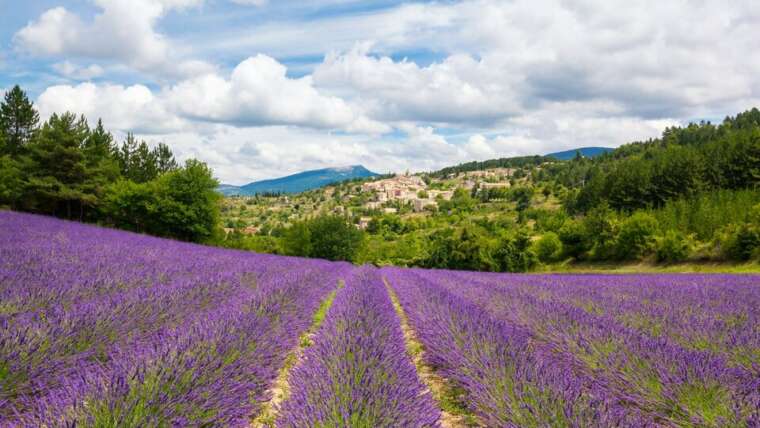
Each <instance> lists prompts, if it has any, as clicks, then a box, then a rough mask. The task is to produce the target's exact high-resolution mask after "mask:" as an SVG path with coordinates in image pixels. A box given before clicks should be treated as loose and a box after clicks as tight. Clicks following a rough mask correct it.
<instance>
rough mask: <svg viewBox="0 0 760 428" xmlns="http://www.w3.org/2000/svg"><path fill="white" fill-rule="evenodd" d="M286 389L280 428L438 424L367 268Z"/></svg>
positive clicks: (351, 283)
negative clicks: (289, 393) (286, 394)
mask: <svg viewBox="0 0 760 428" xmlns="http://www.w3.org/2000/svg"><path fill="white" fill-rule="evenodd" d="M290 385H291V391H292V392H291V395H290V398H289V399H288V400H287V401H286V402H285V403H284V404H283V406H282V409H281V411H280V417H279V419H278V420H277V426H279V427H302V426H351V427H397V426H404V427H430V426H437V424H438V418H439V417H440V412H439V411H438V409H437V408H436V407H435V405H434V403H433V400H432V398H431V396H430V394H429V392H426V390H425V387H424V386H423V385H422V384H421V382H420V380H419V378H418V377H417V374H416V371H415V368H414V365H413V364H412V362H411V360H410V358H409V357H408V355H407V354H406V351H405V346H404V337H403V333H402V332H401V327H400V323H399V320H398V318H397V315H396V313H395V311H394V309H393V305H392V303H391V300H390V297H389V295H388V294H387V291H386V289H385V286H384V284H383V282H382V279H381V278H380V276H379V275H378V272H377V271H375V270H373V269H369V268H363V269H359V270H358V271H357V272H356V273H355V274H354V276H353V277H351V278H350V279H349V280H348V281H347V283H346V286H345V288H343V289H342V290H340V291H339V292H338V294H337V296H336V298H335V301H334V303H333V306H332V308H331V309H330V310H329V312H328V316H327V318H326V320H325V322H324V324H323V325H322V327H321V328H320V330H319V331H318V333H317V336H316V339H315V344H314V346H313V347H311V348H309V349H307V350H306V352H305V355H304V360H303V362H302V364H301V365H299V366H297V367H296V368H295V369H293V372H292V376H291V381H290Z"/></svg>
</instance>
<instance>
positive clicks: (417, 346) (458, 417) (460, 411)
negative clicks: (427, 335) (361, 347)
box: [383, 279, 480, 428]
mask: <svg viewBox="0 0 760 428" xmlns="http://www.w3.org/2000/svg"><path fill="white" fill-rule="evenodd" d="M383 281H384V282H385V287H386V289H387V290H388V295H389V296H390V298H391V301H392V302H393V307H394V309H396V314H398V317H399V320H400V321H401V330H402V331H403V333H404V342H406V350H407V353H408V354H409V355H410V356H411V357H412V361H413V362H414V365H415V367H417V375H418V376H419V377H420V379H421V380H422V382H423V383H424V384H425V386H427V387H428V389H429V390H430V392H431V393H432V395H433V398H434V399H435V400H436V402H437V403H438V405H439V407H440V408H441V426H442V427H443V428H465V427H473V426H480V424H478V423H477V421H476V420H475V418H474V416H473V415H472V414H470V413H469V412H468V411H467V409H465V408H464V407H463V406H462V405H461V403H459V402H460V401H461V400H460V399H459V397H457V395H458V393H457V391H455V390H454V388H453V387H452V386H451V384H450V382H448V381H447V380H446V379H444V378H443V377H441V376H440V375H438V374H437V373H436V372H435V370H434V369H433V368H432V367H430V366H428V365H427V364H425V361H424V359H423V357H424V355H425V351H424V350H423V346H422V343H420V341H419V340H418V339H417V335H416V333H415V332H414V330H413V329H412V328H411V326H410V325H409V319H408V318H407V316H406V313H404V309H403V308H402V307H401V303H400V302H399V300H398V296H396V293H395V292H394V291H393V288H391V286H390V284H389V283H388V280H387V279H383Z"/></svg>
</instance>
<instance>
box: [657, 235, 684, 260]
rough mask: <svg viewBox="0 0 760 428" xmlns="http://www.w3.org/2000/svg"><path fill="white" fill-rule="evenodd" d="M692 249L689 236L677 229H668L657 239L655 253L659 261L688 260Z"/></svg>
mask: <svg viewBox="0 0 760 428" xmlns="http://www.w3.org/2000/svg"><path fill="white" fill-rule="evenodd" d="M690 251H691V246H690V245H689V240H688V238H686V237H685V236H684V235H683V234H682V233H681V232H679V231H677V230H668V231H667V232H665V236H663V237H662V238H660V239H658V240H657V248H656V251H655V255H656V257H657V261H658V262H665V263H676V262H682V261H684V260H686V258H687V257H689V252H690Z"/></svg>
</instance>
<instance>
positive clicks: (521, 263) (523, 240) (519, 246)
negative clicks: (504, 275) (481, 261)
mask: <svg viewBox="0 0 760 428" xmlns="http://www.w3.org/2000/svg"><path fill="white" fill-rule="evenodd" d="M494 258H495V259H496V262H497V263H498V266H499V271H501V272H527V271H529V270H531V269H532V268H533V267H534V266H535V265H536V264H537V263H538V258H537V257H536V254H535V253H534V252H533V250H532V249H531V248H530V238H529V237H528V235H526V234H524V233H519V234H518V235H517V236H516V237H508V238H505V239H502V241H501V242H500V243H499V246H498V247H497V248H496V251H495V252H494Z"/></svg>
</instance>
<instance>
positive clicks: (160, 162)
mask: <svg viewBox="0 0 760 428" xmlns="http://www.w3.org/2000/svg"><path fill="white" fill-rule="evenodd" d="M153 156H154V158H155V159H156V166H157V169H158V173H159V174H164V173H167V172H169V171H174V170H176V169H177V167H178V165H177V161H176V160H175V159H174V154H173V153H172V151H171V149H169V146H167V145H166V144H164V143H158V147H156V148H155V149H153Z"/></svg>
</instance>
